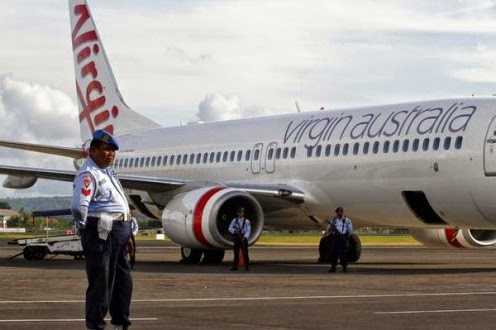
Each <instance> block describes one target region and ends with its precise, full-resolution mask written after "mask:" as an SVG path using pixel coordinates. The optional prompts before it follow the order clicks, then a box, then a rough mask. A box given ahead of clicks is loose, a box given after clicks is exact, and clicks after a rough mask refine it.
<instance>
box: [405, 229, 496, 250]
mask: <svg viewBox="0 0 496 330" xmlns="http://www.w3.org/2000/svg"><path fill="white" fill-rule="evenodd" d="M410 234H411V235H412V236H413V237H414V238H415V239H416V240H417V241H419V242H420V243H422V244H424V245H426V246H431V247H450V248H480V247H488V246H492V245H495V244H496V230H478V229H411V230H410Z"/></svg>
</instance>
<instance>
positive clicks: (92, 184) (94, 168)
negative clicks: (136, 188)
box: [71, 157, 129, 229]
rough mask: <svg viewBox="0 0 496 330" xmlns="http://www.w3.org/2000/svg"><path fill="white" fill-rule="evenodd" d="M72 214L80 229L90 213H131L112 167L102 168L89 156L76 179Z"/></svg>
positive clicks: (84, 224) (84, 225)
mask: <svg viewBox="0 0 496 330" xmlns="http://www.w3.org/2000/svg"><path fill="white" fill-rule="evenodd" d="M71 209H72V214H73V216H74V218H75V220H76V225H77V227H78V229H84V228H85V227H86V218H87V217H88V214H97V213H124V214H126V213H129V205H128V203H127V199H126V196H125V195H124V190H123V188H122V186H121V184H120V182H119V180H118V179H117V178H116V176H115V172H114V170H113V169H112V168H111V167H107V168H100V167H99V166H98V165H97V164H96V163H95V162H94V161H93V159H91V157H88V158H87V159H86V161H85V162H84V164H83V166H81V168H80V169H79V172H78V174H77V175H76V178H75V179H74V191H73V195H72V206H71Z"/></svg>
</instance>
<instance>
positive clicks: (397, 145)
mask: <svg viewBox="0 0 496 330" xmlns="http://www.w3.org/2000/svg"><path fill="white" fill-rule="evenodd" d="M399 150H400V141H399V140H394V142H393V152H398V151H399Z"/></svg>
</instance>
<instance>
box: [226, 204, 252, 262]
mask: <svg viewBox="0 0 496 330" xmlns="http://www.w3.org/2000/svg"><path fill="white" fill-rule="evenodd" d="M229 232H230V233H231V234H233V235H234V238H233V243H234V261H233V266H232V268H231V270H238V265H239V250H240V249H241V252H242V253H243V259H244V262H245V270H246V271H248V270H249V264H250V259H249V257H248V238H249V237H250V234H251V225H250V220H248V219H246V218H245V209H244V208H242V207H240V208H238V216H237V217H236V218H234V219H233V220H232V221H231V224H230V225H229Z"/></svg>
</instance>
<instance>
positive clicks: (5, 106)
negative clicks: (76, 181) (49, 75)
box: [0, 75, 80, 196]
mask: <svg viewBox="0 0 496 330" xmlns="http://www.w3.org/2000/svg"><path fill="white" fill-rule="evenodd" d="M0 116H1V118H2V120H1V121H0V139H2V140H11V141H20V142H31V143H40V144H49V145H59V146H67V147H76V146H78V144H80V142H79V141H80V138H79V123H78V120H77V108H76V105H75V104H74V103H73V102H72V100H71V99H70V98H69V96H67V94H65V93H64V92H62V91H60V90H57V89H54V88H51V87H49V86H45V85H41V84H37V83H32V82H26V81H21V80H17V79H15V78H14V77H13V76H12V75H3V76H0ZM0 163H1V164H3V165H9V164H10V165H22V166H30V167H40V168H59V169H60V168H63V169H73V168H74V167H73V166H72V161H71V160H69V159H64V158H63V157H56V156H49V155H42V154H39V153H32V152H25V151H16V150H13V149H8V148H1V149H0ZM40 182H41V184H37V185H35V186H34V187H33V188H30V189H28V190H19V191H17V190H10V189H8V190H7V189H5V188H0V196H14V195H22V196H26V195H29V196H33V195H39V194H61V195H65V194H68V193H70V190H68V188H67V187H70V185H67V184H60V183H57V184H55V183H54V182H43V181H40Z"/></svg>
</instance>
